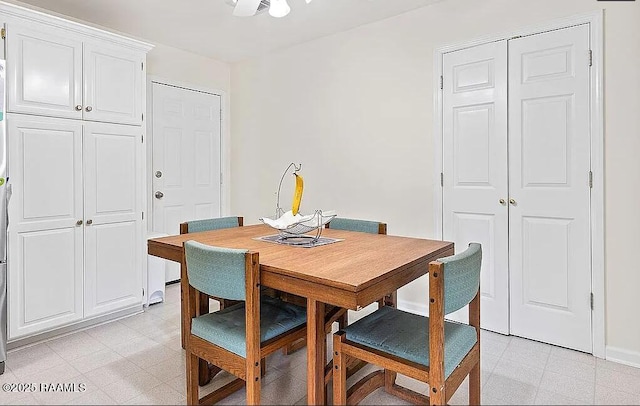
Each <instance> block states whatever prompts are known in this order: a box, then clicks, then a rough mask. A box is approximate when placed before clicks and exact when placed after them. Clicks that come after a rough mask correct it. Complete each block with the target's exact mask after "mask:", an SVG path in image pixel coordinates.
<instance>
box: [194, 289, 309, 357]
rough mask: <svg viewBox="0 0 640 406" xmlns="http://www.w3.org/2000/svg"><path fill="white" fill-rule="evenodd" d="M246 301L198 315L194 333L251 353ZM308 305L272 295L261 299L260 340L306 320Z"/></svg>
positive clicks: (265, 339)
mask: <svg viewBox="0 0 640 406" xmlns="http://www.w3.org/2000/svg"><path fill="white" fill-rule="evenodd" d="M245 314H246V313H245V302H242V303H238V304H235V305H233V306H231V307H228V308H225V309H223V310H220V311H218V312H215V313H209V314H205V315H202V316H199V317H195V318H194V319H193V321H192V324H191V333H192V334H193V335H196V336H198V337H200V338H202V339H203V340H207V341H209V342H210V343H213V344H215V345H217V346H218V347H222V348H224V349H226V350H228V351H231V352H233V353H234V354H237V355H240V356H241V357H246V356H247V345H246V334H245V328H246V325H245ZM306 321H307V311H306V309H305V308H303V307H300V306H296V305H294V304H291V303H286V302H283V301H282V300H279V299H274V298H271V297H268V296H262V298H261V300H260V342H265V341H268V340H270V339H272V338H274V337H277V336H279V335H280V334H282V333H285V332H287V331H289V330H291V329H294V328H296V327H299V326H301V325H303V324H304V323H306Z"/></svg>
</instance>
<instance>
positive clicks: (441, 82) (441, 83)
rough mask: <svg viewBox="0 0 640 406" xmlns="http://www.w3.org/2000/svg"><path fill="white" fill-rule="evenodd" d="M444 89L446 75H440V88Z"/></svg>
mask: <svg viewBox="0 0 640 406" xmlns="http://www.w3.org/2000/svg"><path fill="white" fill-rule="evenodd" d="M442 89H444V77H442V76H440V90H442Z"/></svg>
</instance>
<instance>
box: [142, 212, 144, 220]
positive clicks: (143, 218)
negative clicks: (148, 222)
mask: <svg viewBox="0 0 640 406" xmlns="http://www.w3.org/2000/svg"><path fill="white" fill-rule="evenodd" d="M142 219H143V220H144V212H142Z"/></svg>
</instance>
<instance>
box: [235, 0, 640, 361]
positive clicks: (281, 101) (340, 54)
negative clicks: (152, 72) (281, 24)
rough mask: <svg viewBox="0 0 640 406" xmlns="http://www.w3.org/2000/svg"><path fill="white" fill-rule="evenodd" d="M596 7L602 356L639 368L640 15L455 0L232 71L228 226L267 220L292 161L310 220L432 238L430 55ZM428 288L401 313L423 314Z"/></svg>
mask: <svg viewBox="0 0 640 406" xmlns="http://www.w3.org/2000/svg"><path fill="white" fill-rule="evenodd" d="M602 7H606V13H605V64H604V65H605V95H606V96H605V106H606V107H605V115H606V116H605V121H606V122H605V126H606V127H605V131H606V135H605V149H606V152H605V171H606V173H605V177H606V185H605V193H606V202H605V204H606V213H605V215H606V235H605V238H606V270H605V272H606V291H607V297H606V307H607V308H606V315H607V345H608V346H609V347H614V348H617V349H621V350H623V351H629V354H631V355H632V356H637V357H638V358H637V360H638V362H639V363H640V318H638V316H637V312H636V310H635V309H636V308H637V300H636V297H637V292H638V289H640V271H639V265H638V264H640V250H638V248H637V247H638V244H639V243H640V232H638V230H640V210H638V207H639V201H640V160H639V159H637V154H638V152H637V151H639V150H640V137H639V132H640V114H639V112H640V76H639V74H638V70H637V69H638V66H640V2H606V3H605V2H597V1H595V0H563V1H557V0H538V1H530V0H484V1H477V0H448V1H444V2H441V3H437V4H435V5H433V6H429V7H425V8H422V9H418V10H416V11H412V12H409V13H406V14H403V15H400V16H397V17H394V18H390V19H387V20H384V21H380V22H377V23H373V24H369V25H365V26H361V27H359V28H356V29H353V30H350V31H347V32H344V33H339V34H336V35H333V36H330V37H325V38H322V39H319V40H316V41H313V42H309V43H306V44H302V45H299V46H296V47H293V48H289V49H286V50H282V51H280V52H276V53H272V54H269V55H267V56H265V57H263V58H261V59H258V60H254V61H248V62H244V63H241V64H237V65H234V66H232V70H231V90H232V111H233V114H232V157H231V162H232V164H231V165H232V168H231V169H232V201H231V207H232V213H233V214H238V215H243V216H245V222H247V223H248V224H250V223H255V222H257V219H258V218H259V217H261V216H264V215H270V214H272V212H273V210H274V207H275V194H274V193H275V190H276V188H277V182H278V180H279V178H280V175H281V173H282V171H283V170H284V168H285V167H286V166H287V165H288V164H289V163H290V162H292V161H295V162H302V163H303V172H302V173H303V175H304V176H305V181H306V185H307V187H306V189H305V195H304V198H303V206H302V209H303V211H311V210H312V209H315V208H322V209H335V210H337V211H338V213H339V214H340V215H341V216H346V217H355V218H365V219H375V220H380V221H385V222H387V223H388V230H389V233H390V234H397V235H408V236H418V237H432V236H434V235H435V232H434V229H433V224H434V222H433V216H434V214H433V192H432V191H433V182H432V180H433V179H434V177H433V164H432V158H433V155H434V148H433V136H432V134H433V87H432V75H433V51H434V49H435V48H437V47H439V46H441V45H444V44H449V43H452V42H458V41H463V40H469V39H473V38H476V37H478V36H482V35H485V34H495V33H500V32H503V31H507V30H512V29H516V28H518V27H522V26H526V25H530V24H534V23H539V22H544V21H547V20H551V19H554V18H558V17H565V16H570V15H573V14H578V13H582V12H585V11H591V10H594V9H597V8H602ZM290 182H291V183H292V182H293V181H292V180H291V181H290ZM289 190H290V189H289ZM284 196H286V198H285V199H284V200H285V201H284V202H283V203H284V205H288V204H289V202H288V199H289V198H290V196H291V194H290V193H289V192H287V193H285V194H284ZM424 286H425V285H424V282H423V281H418V282H417V283H414V284H413V285H411V286H409V287H407V288H405V289H403V290H402V291H401V294H400V295H401V299H404V300H411V301H421V302H422V301H425V302H426V291H425V290H424Z"/></svg>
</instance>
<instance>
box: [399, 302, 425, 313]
mask: <svg viewBox="0 0 640 406" xmlns="http://www.w3.org/2000/svg"><path fill="white" fill-rule="evenodd" d="M398 309H400V310H406V311H408V312H411V313H415V314H419V315H421V316H429V305H428V304H426V303H421V302H412V301H409V300H402V299H398Z"/></svg>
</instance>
